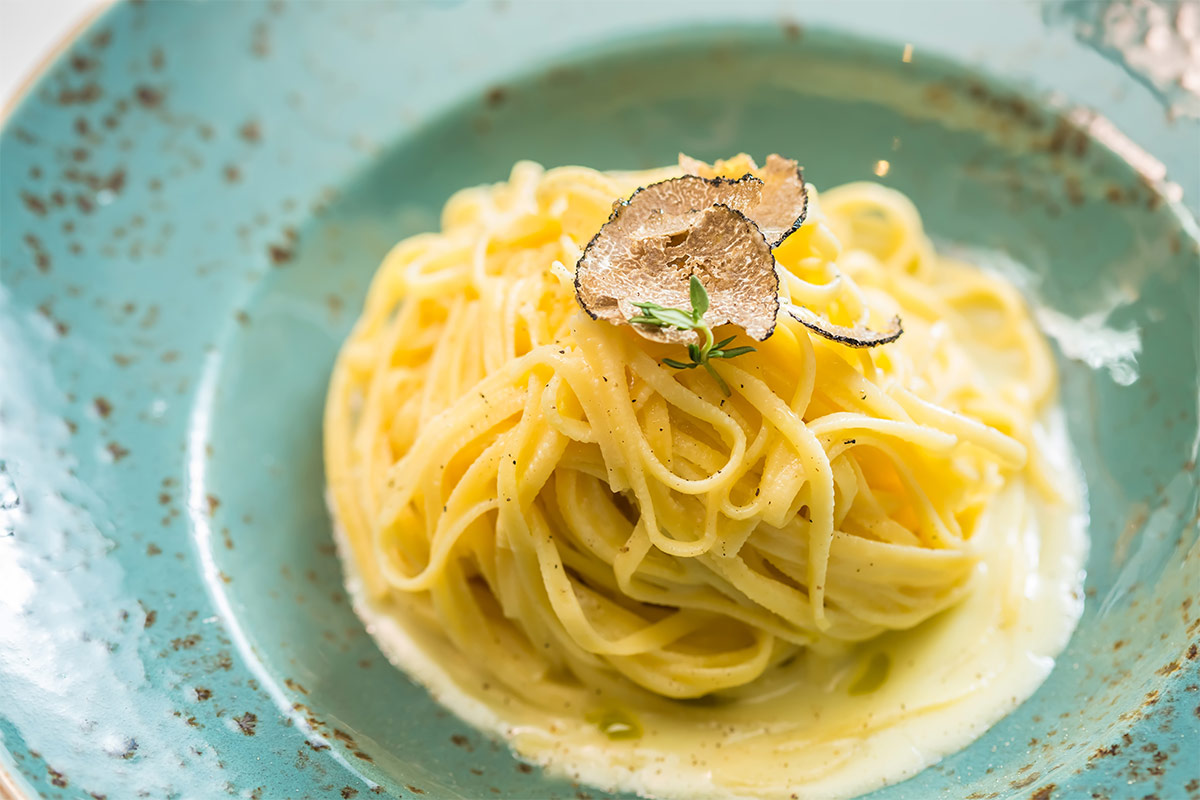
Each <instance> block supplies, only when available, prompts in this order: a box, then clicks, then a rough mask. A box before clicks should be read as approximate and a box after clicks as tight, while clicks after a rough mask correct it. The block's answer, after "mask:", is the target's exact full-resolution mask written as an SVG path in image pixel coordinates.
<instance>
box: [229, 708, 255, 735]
mask: <svg viewBox="0 0 1200 800" xmlns="http://www.w3.org/2000/svg"><path fill="white" fill-rule="evenodd" d="M233 721H234V722H235V723H237V726H238V730H240V731H241V732H242V734H243V735H245V736H253V735H254V729H255V728H256V727H258V717H257V716H255V715H254V714H252V713H251V712H249V711H247V712H245V713H243V714H242V715H241V716H240V717H234V718H233Z"/></svg>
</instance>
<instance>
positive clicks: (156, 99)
mask: <svg viewBox="0 0 1200 800" xmlns="http://www.w3.org/2000/svg"><path fill="white" fill-rule="evenodd" d="M133 94H134V97H136V98H137V101H138V103H139V104H140V105H141V106H142V107H143V108H158V107H159V106H160V105H162V103H163V99H164V97H165V95H164V94H163V92H162V90H161V89H156V88H154V87H153V86H147V85H146V84H142V85H141V86H138V87H137V88H136V89H134V93H133Z"/></svg>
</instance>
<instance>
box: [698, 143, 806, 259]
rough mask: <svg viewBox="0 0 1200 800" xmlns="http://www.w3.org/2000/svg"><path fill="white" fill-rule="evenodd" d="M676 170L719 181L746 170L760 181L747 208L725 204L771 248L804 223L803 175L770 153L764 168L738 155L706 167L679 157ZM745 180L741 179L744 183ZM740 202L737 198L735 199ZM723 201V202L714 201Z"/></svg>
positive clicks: (785, 161) (804, 196) (787, 162)
mask: <svg viewBox="0 0 1200 800" xmlns="http://www.w3.org/2000/svg"><path fill="white" fill-rule="evenodd" d="M679 168H680V169H682V170H683V171H684V172H685V173H687V174H688V175H689V176H691V175H695V176H698V177H702V178H705V179H708V180H728V179H727V178H722V177H721V176H722V175H726V174H728V173H729V172H730V170H734V171H737V170H742V169H745V170H748V171H749V172H750V173H751V175H750V176H747V177H757V178H758V179H760V180H761V181H762V191H761V192H760V193H759V194H758V196H756V197H754V198H753V200H752V202H751V203H750V204H749V205H740V204H739V203H737V202H731V203H729V205H731V206H733V207H734V208H736V209H737V210H738V211H741V212H742V213H743V214H745V215H746V216H748V217H749V218H750V219H752V220H754V224H755V225H757V226H758V227H759V230H761V231H762V234H763V236H765V237H766V239H767V243H768V244H770V245H771V247H778V246H779V245H780V244H782V243H783V240H784V239H786V238H787V237H788V236H790V235H791V234H792V233H793V232H794V231H795V230H796V229H797V228H799V227H800V226H801V225H802V224H803V223H804V218H805V215H806V214H807V213H808V189H807V187H806V184H805V183H804V172H803V170H801V169H800V167H799V165H797V163H796V162H795V161H793V160H792V159H790V158H783V157H782V156H779V155H776V154H774V153H772V154H771V155H769V156H767V163H766V166H763V167H759V166H758V165H757V164H755V163H754V159H752V158H750V156H748V155H746V154H745V153H742V154H740V155H738V156H735V157H734V158H731V159H729V160H728V161H718V162H716V163H715V164H713V165H711V166H710V165H708V164H706V163H704V162H703V161H699V160H697V159H694V158H691V157H690V156H686V155H684V154H682V153H680V154H679ZM745 179H746V177H743V178H741V180H745ZM739 199H740V198H739ZM718 202H725V201H718Z"/></svg>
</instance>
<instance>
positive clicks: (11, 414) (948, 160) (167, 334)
mask: <svg viewBox="0 0 1200 800" xmlns="http://www.w3.org/2000/svg"><path fill="white" fill-rule="evenodd" d="M781 8H784V9H785V10H784V11H783V12H781ZM868 9H869V10H870V13H865V12H866V10H868ZM1084 11H1087V13H1088V14H1091V13H1092V12H1091V10H1089V9H1087V8H1085V9H1084ZM1082 19H1083V18H1082V16H1081V13H1080V10H1079V9H1077V8H1075V7H1074V6H1073V5H1072V4H1065V5H1053V6H1047V7H1045V8H1038V7H1034V6H1017V5H1012V4H999V5H990V6H989V5H981V4H977V3H966V4H947V3H931V4H927V5H923V4H920V3H916V4H912V3H905V4H900V3H896V4H878V5H871V6H867V5H866V4H861V3H854V4H829V3H823V4H818V5H798V6H786V5H785V6H781V5H780V4H778V3H774V2H772V3H761V4H759V3H753V2H750V3H746V2H740V3H738V4H736V7H729V6H728V5H721V6H718V5H696V4H653V5H648V6H637V7H635V6H633V5H616V6H606V7H605V8H604V10H603V12H600V11H597V10H595V8H594V7H590V6H585V5H580V4H556V5H550V4H523V3H505V4H487V5H483V4H464V3H425V4H416V3H410V4H403V5H384V4H368V3H354V4H338V3H331V4H326V5H323V4H316V3H302V4H297V5H286V4H276V3H272V4H270V5H267V4H250V3H238V4H234V3H225V4H184V3H144V4H128V5H119V6H117V7H115V8H113V9H112V10H110V11H109V12H108V13H106V14H105V15H104V16H103V17H102V18H100V19H99V20H98V21H97V22H96V23H95V24H94V25H93V26H92V27H91V28H90V29H89V30H87V31H86V32H85V33H83V34H82V35H81V36H80V37H79V38H78V39H77V40H76V41H75V42H73V43H72V45H71V46H70V48H69V49H68V50H67V51H66V52H65V53H63V54H62V56H61V57H60V58H59V59H58V60H57V61H56V62H55V63H54V64H53V65H52V66H51V67H50V68H49V69H48V71H47V72H46V74H45V75H43V76H42V78H41V79H40V80H39V81H38V83H37V84H36V85H35V86H34V87H33V88H32V89H31V91H30V92H29V94H28V96H27V97H26V98H25V99H24V101H23V102H22V103H21V104H20V105H19V107H17V108H16V109H15V110H14V111H13V113H12V114H11V116H10V117H9V118H8V120H7V121H6V123H5V127H4V129H3V133H2V134H0V170H2V172H0V176H2V179H0V226H2V231H3V233H2V239H0V742H2V747H0V769H3V770H6V771H8V772H9V773H10V774H11V775H12V779H13V781H14V782H15V784H17V786H18V787H19V789H20V790H21V791H23V792H25V793H26V794H27V795H28V796H29V797H34V796H41V797H47V798H86V797H88V796H92V797H101V796H106V797H108V798H135V797H150V798H210V797H213V798H216V797H227V796H228V797H244V798H338V797H341V798H352V797H355V796H371V795H372V791H374V792H378V793H380V794H384V795H390V796H395V797H404V798H409V797H436V798H481V797H509V798H570V797H587V796H592V797H599V796H603V795H602V793H601V792H599V791H597V790H595V789H592V788H589V787H579V786H575V785H572V784H571V783H570V782H569V781H566V780H562V779H554V778H547V777H544V776H543V775H541V774H540V773H539V772H538V771H537V770H534V769H532V768H530V767H528V766H526V765H522V764H518V763H517V762H516V761H514V760H513V759H512V758H511V757H510V756H509V755H508V754H507V752H506V751H505V750H504V748H503V747H502V746H500V745H498V744H496V743H494V742H490V741H488V740H486V739H484V738H483V737H481V736H479V735H478V734H476V733H475V732H473V731H472V730H469V729H468V728H466V727H465V726H463V725H462V724H461V723H459V722H458V721H457V720H456V719H454V718H453V717H451V716H450V715H448V714H447V713H446V712H445V711H443V710H441V709H440V708H439V707H438V706H437V705H436V704H435V703H433V702H432V701H431V700H430V699H429V698H428V697H427V696H426V695H425V693H424V691H423V690H421V689H420V688H419V687H415V686H413V685H412V684H410V683H409V682H408V681H407V680H406V679H405V678H404V676H403V675H401V674H400V673H398V672H397V671H395V670H394V669H392V668H391V667H390V666H389V665H388V664H387V662H386V661H385V660H384V659H383V658H382V657H381V656H380V655H379V653H378V651H377V650H376V649H375V647H374V645H373V644H372V642H371V640H370V638H369V637H368V636H367V634H366V633H365V631H364V630H363V629H362V626H361V625H360V624H359V623H358V621H357V620H356V618H355V617H354V615H353V613H352V612H351V610H350V609H349V607H348V604H347V601H346V597H345V595H344V594H343V592H342V589H341V586H340V575H339V569H338V564H337V562H336V559H335V557H334V553H333V546H332V542H331V540H330V534H329V522H328V519H327V516H326V514H325V511H324V506H323V501H322V492H323V488H322V485H323V478H322V468H321V458H320V412H321V406H322V403H323V392H324V386H325V381H326V378H327V375H328V370H329V368H330V365H331V363H332V359H333V356H334V353H335V349H336V347H337V345H338V343H339V341H340V340H341V338H342V337H343V336H344V335H345V333H346V332H347V330H348V328H349V325H350V324H351V322H352V321H353V318H354V316H355V314H356V311H357V308H358V306H359V303H360V302H361V299H362V296H363V294H364V291H365V288H366V284H367V281H368V279H369V278H370V276H371V274H372V272H373V271H374V269H375V268H376V266H377V264H378V262H379V260H380V258H381V257H382V255H383V253H384V252H385V251H386V249H387V248H388V247H389V246H390V245H391V244H392V243H394V242H395V241H396V240H398V239H399V238H401V237H403V236H405V235H408V234H411V233H415V232H418V231H422V230H428V229H430V228H432V227H434V226H435V225H436V224H437V211H438V209H439V207H440V206H441V204H442V203H443V202H444V201H445V199H446V198H447V197H448V196H449V195H450V194H451V193H452V192H453V191H454V190H456V189H458V188H460V187H462V186H466V185H471V184H475V183H479V182H482V181H489V180H496V179H500V178H502V177H504V176H505V174H506V173H507V170H508V168H509V167H510V166H511V164H512V162H514V161H515V160H517V159H521V158H532V159H535V160H539V161H541V162H543V163H545V164H547V165H557V164H567V163H583V164H588V165H592V166H597V167H646V166H651V165H656V164H662V163H666V162H670V161H671V160H673V159H674V157H675V154H676V152H677V151H679V150H681V149H682V150H685V151H687V152H688V153H690V154H692V155H695V156H698V157H703V158H712V157H717V156H721V155H726V154H729V153H733V152H736V151H739V150H746V151H749V152H751V153H754V154H756V155H759V156H761V155H763V154H765V153H768V152H771V151H779V152H783V153H787V154H791V155H795V156H796V157H798V158H800V160H801V161H802V163H804V164H805V165H806V167H807V174H808V176H809V177H810V178H811V179H812V180H813V181H814V182H815V183H816V184H817V185H819V186H829V185H832V184H835V183H840V182H843V181H847V180H853V179H863V178H873V177H875V176H877V175H878V176H881V177H879V179H880V180H882V181H884V182H885V183H887V184H889V185H893V186H896V187H897V188H900V189H902V190H904V191H905V192H907V193H909V195H910V196H912V197H913V199H914V200H915V201H916V203H917V205H918V207H919V208H920V209H921V210H922V212H923V213H924V215H925V217H926V222H927V226H928V228H929V229H930V231H931V232H932V233H933V234H934V236H935V237H937V238H938V239H939V241H941V242H944V243H947V245H948V246H965V247H969V248H972V249H973V250H974V251H975V252H977V253H982V254H984V257H985V258H986V260H987V261H988V262H989V263H991V264H992V265H994V266H996V267H997V268H1001V269H1006V270H1008V271H1009V272H1010V274H1011V275H1012V276H1013V277H1014V279H1016V280H1019V281H1021V283H1022V285H1023V287H1024V288H1025V289H1026V290H1027V291H1028V293H1029V294H1030V297H1031V298H1032V299H1033V301H1034V302H1035V303H1036V304H1038V305H1039V306H1040V307H1043V308H1044V309H1048V310H1044V311H1043V312H1042V319H1043V320H1044V321H1045V322H1046V324H1047V325H1048V327H1049V329H1050V330H1051V332H1053V333H1055V334H1056V335H1057V337H1058V341H1059V343H1060V345H1061V347H1060V355H1061V359H1060V363H1061V368H1062V376H1063V402H1064V405H1065V407H1066V408H1067V411H1068V414H1069V418H1070V427H1071V432H1072V436H1073V438H1074V440H1075V442H1076V446H1077V448H1078V452H1079V455H1080V458H1081V460H1082V464H1083V469H1084V472H1085V475H1086V478H1087V482H1088V486H1089V492H1090V508H1091V514H1092V523H1091V535H1092V537H1093V541H1094V545H1093V551H1092V555H1091V559H1090V561H1089V565H1088V580H1087V610H1086V613H1085V616H1084V619H1083V621H1082V623H1081V625H1080V627H1079V630H1078V631H1077V633H1076V635H1075V637H1074V639H1073V640H1072V642H1071V644H1070V646H1069V647H1068V649H1067V651H1066V652H1065V653H1064V654H1063V656H1062V658H1061V659H1060V661H1059V663H1058V665H1057V667H1056V669H1055V671H1054V672H1053V674H1052V675H1051V677H1050V679H1049V680H1048V681H1047V683H1046V684H1045V685H1044V686H1043V687H1042V689H1041V690H1040V691H1039V692H1038V693H1037V694H1036V695H1035V696H1034V697H1033V698H1032V699H1031V700H1030V701H1029V702H1027V703H1025V704H1024V705H1023V706H1021V707H1020V708H1019V709H1018V710H1017V711H1016V712H1015V713H1014V714H1012V715H1011V716H1009V717H1008V718H1006V719H1005V720H1003V721H1002V722H1001V723H999V724H998V725H996V726H995V727H994V728H993V729H992V730H990V731H989V732H988V733H987V734H985V735H984V736H983V737H982V738H981V739H980V740H979V741H977V742H976V743H975V744H974V745H972V746H971V747H969V748H968V749H966V750H965V751H963V752H960V753H958V754H956V755H953V756H951V757H949V758H947V759H945V760H944V761H943V762H942V763H940V764H939V765H937V766H936V767H934V768H931V769H930V770H927V771H925V772H924V773H922V774H921V775H919V776H917V777H916V778H914V779H912V780H909V781H907V782H904V783H902V784H899V785H896V786H893V787H891V788H889V789H886V790H883V791H881V792H878V793H877V794H875V795H872V797H873V798H878V800H900V799H901V798H909V799H912V798H931V797H952V798H962V797H970V798H984V797H988V798H991V797H1000V798H1034V799H1035V800H1051V798H1052V799H1053V800H1067V799H1070V800H1074V799H1075V798H1111V800H1122V799H1123V798H1130V797H1139V798H1140V797H1143V796H1155V797H1158V798H1160V799H1161V800H1167V799H1168V798H1196V797H1200V764H1198V763H1197V757H1196V754H1197V749H1198V747H1200V658H1198V653H1197V649H1198V641H1200V602H1198V601H1196V595H1197V582H1198V581H1197V576H1198V574H1200V546H1198V545H1197V544H1196V536H1197V532H1196V529H1197V516H1196V514H1197V497H1198V494H1200V490H1198V485H1197V473H1196V456H1197V446H1198V442H1200V439H1198V437H1197V398H1198V384H1197V375H1198V370H1197V362H1198V359H1200V338H1198V331H1200V327H1198V321H1197V317H1198V316H1200V313H1198V306H1200V256H1198V249H1197V240H1196V234H1197V228H1196V223H1195V217H1194V213H1195V211H1196V209H1197V193H1198V191H1200V163H1198V158H1197V150H1196V141H1197V140H1198V137H1200V128H1198V126H1197V124H1196V120H1195V118H1192V117H1188V116H1186V114H1180V113H1179V111H1178V109H1176V111H1175V113H1174V115H1173V117H1171V116H1170V115H1168V113H1167V106H1168V105H1169V103H1170V98H1168V97H1166V96H1165V95H1163V94H1162V93H1160V92H1158V91H1157V90H1156V88H1155V87H1154V85H1153V84H1152V83H1147V82H1145V81H1138V80H1135V79H1134V77H1131V76H1130V74H1128V73H1127V72H1126V71H1125V67H1124V65H1123V64H1122V63H1120V60H1119V59H1116V60H1114V59H1113V56H1112V54H1111V53H1099V52H1097V51H1095V50H1093V49H1091V48H1090V46H1089V45H1088V44H1087V42H1086V41H1085V40H1086V38H1087V37H1086V36H1083V35H1082V34H1084V33H1086V31H1085V30H1084V29H1083V28H1081V27H1080V26H1081V25H1082V24H1083V21H1086V20H1083V21H1081V20H1082ZM834 31H838V33H835V32H834ZM1077 34H1080V36H1077ZM859 36H862V37H866V38H856V37H859ZM906 44H907V45H910V46H911V47H910V48H906V47H905V45H906ZM906 58H907V60H906ZM963 64H965V65H968V66H967V67H964V66H961V65H963ZM1055 93H1057V94H1055ZM1081 105H1082V106H1086V107H1087V108H1089V109H1093V111H1087V112H1085V111H1082V110H1080V106H1081ZM1126 135H1127V136H1128V138H1126ZM1135 142H1136V144H1135ZM1180 198H1182V201H1180ZM1018 264H1019V265H1023V266H1019V267H1018V266H1016V265H1018ZM1073 320H1074V321H1075V322H1072V321H1073Z"/></svg>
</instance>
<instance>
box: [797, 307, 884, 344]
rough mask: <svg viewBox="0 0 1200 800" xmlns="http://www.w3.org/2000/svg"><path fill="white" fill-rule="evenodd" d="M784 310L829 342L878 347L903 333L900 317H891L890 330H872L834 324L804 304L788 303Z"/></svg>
mask: <svg viewBox="0 0 1200 800" xmlns="http://www.w3.org/2000/svg"><path fill="white" fill-rule="evenodd" d="M786 311H787V313H788V314H789V315H790V316H791V317H792V319H794V320H796V321H797V322H799V323H800V324H801V325H803V326H804V327H806V328H808V329H809V330H810V331H812V332H814V333H817V334H820V335H821V336H823V337H825V338H826V339H828V340H830V341H831V342H837V343H838V344H844V345H846V346H847V347H878V346H879V345H881V344H891V343H892V342H894V341H896V340H897V339H899V338H900V336H901V334H903V333H904V326H903V325H902V324H901V322H900V317H892V322H891V329H890V330H887V331H873V330H871V329H869V328H847V327H846V326H845V325H835V324H834V323H832V322H830V321H829V320H827V319H825V318H824V317H822V316H821V315H820V314H818V313H816V312H815V311H813V310H812V309H809V308H805V307H804V306H797V305H792V304H789V305H788V307H787V309H786Z"/></svg>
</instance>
